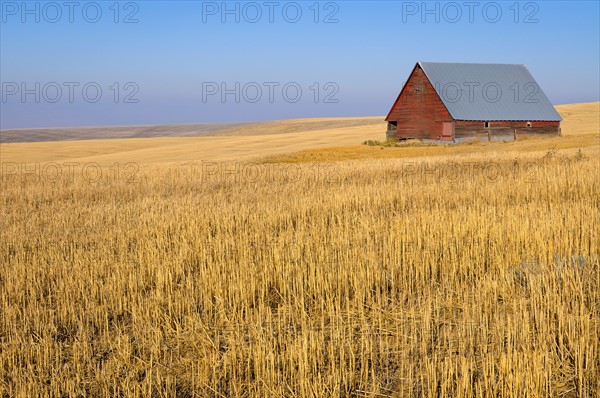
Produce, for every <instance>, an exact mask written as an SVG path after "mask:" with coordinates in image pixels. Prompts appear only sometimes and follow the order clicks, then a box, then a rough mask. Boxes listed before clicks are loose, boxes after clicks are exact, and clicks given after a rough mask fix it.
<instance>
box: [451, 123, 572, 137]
mask: <svg viewBox="0 0 600 398" xmlns="http://www.w3.org/2000/svg"><path fill="white" fill-rule="evenodd" d="M527 123H528V122H526V121H506V120H499V121H490V122H489V127H487V128H486V127H484V121H483V120H481V121H477V120H457V121H455V122H454V136H455V138H457V139H460V138H466V137H480V138H485V137H488V136H489V137H490V139H493V138H494V137H500V136H503V137H511V138H515V137H514V135H515V130H516V136H517V138H518V136H520V135H521V136H522V135H536V134H543V135H549V136H556V135H559V134H560V122H549V121H531V122H530V123H531V126H528V125H527Z"/></svg>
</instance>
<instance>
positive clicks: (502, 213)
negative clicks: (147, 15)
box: [0, 103, 600, 398]
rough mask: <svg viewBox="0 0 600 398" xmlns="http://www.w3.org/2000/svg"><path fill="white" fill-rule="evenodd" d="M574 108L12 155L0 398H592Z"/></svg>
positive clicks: (3, 207) (590, 278)
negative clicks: (466, 122)
mask: <svg viewBox="0 0 600 398" xmlns="http://www.w3.org/2000/svg"><path fill="white" fill-rule="evenodd" d="M558 109H559V111H560V112H561V113H562V114H563V116H564V117H565V122H564V123H563V136H562V137H557V138H550V139H544V138H535V139H534V138H532V139H523V140H519V141H517V142H507V143H504V142H492V143H488V142H476V143H470V144H459V145H427V144H420V143H411V144H407V145H406V146H403V147H394V148H388V147H380V146H367V145H361V144H360V143H361V142H363V141H365V140H369V139H371V140H382V139H383V138H384V137H385V124H384V123H383V122H382V118H359V119H356V118H355V119H337V120H314V119H310V120H305V121H302V120H295V121H278V122H271V123H266V124H264V125H262V126H259V125H249V126H245V127H243V129H245V131H244V133H243V134H241V133H240V132H239V131H238V133H235V131H233V130H232V131H229V133H227V134H229V135H227V136H226V135H223V134H219V135H214V136H210V137H165V138H130V139H110V140H95V141H61V142H32V143H11V144H0V160H1V163H2V169H1V170H0V180H1V189H0V242H1V243H0V264H1V265H2V266H1V267H0V319H1V321H0V397H38V396H52V397H54V396H68V397H79V396H83V397H87V396H90V397H120V396H124V397H140V398H142V397H185V398H190V397H211V398H212V397H220V398H222V397H369V398H383V397H456V398H463V397H464V398H466V397H474V396H490V397H581V398H588V397H595V396H597V394H598V391H600V377H599V376H598V375H599V374H600V355H599V353H600V313H599V312H598V309H599V308H600V201H599V200H600V199H599V198H600V180H599V179H598V171H599V170H600V151H599V149H600V142H599V139H600V128H599V127H600V126H598V121H599V120H600V119H599V115H600V112H599V104H598V103H594V104H575V105H564V106H559V107H558ZM69 165H73V169H71V168H70V167H71V166H69ZM88 166H93V167H88ZM61 170H62V173H61ZM67 170H69V172H66V171H67ZM86 170H87V171H86ZM96 172H98V173H99V174H96Z"/></svg>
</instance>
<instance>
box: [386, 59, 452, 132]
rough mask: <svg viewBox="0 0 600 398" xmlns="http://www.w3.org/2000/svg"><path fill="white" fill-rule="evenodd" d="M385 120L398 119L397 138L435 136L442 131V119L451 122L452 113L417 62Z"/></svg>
mask: <svg viewBox="0 0 600 398" xmlns="http://www.w3.org/2000/svg"><path fill="white" fill-rule="evenodd" d="M386 120H387V121H396V122H397V123H398V125H397V130H396V131H397V133H396V134H397V137H398V138H422V139H423V138H424V139H434V140H438V139H440V138H441V135H442V123H443V122H451V121H452V116H450V113H449V112H448V110H447V109H446V107H445V106H444V103H443V102H442V100H441V99H440V97H439V96H438V95H437V93H436V92H435V89H434V88H433V86H432V85H431V83H430V82H429V79H427V77H426V76H425V72H423V70H422V69H421V68H420V67H419V66H418V65H417V66H416V67H415V69H414V70H413V73H412V74H411V75H410V77H409V78H408V81H407V82H406V84H405V85H404V88H403V89H402V92H401V93H400V96H399V97H398V99H397V100H396V103H395V104H394V106H393V107H392V110H391V111H390V113H389V115H388V117H387V118H386Z"/></svg>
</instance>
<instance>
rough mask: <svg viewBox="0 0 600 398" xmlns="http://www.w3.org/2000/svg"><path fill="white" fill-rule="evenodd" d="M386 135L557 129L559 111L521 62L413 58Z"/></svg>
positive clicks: (509, 134)
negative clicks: (475, 62) (489, 62)
mask: <svg viewBox="0 0 600 398" xmlns="http://www.w3.org/2000/svg"><path fill="white" fill-rule="evenodd" d="M385 120H386V121H387V122H388V130H387V138H388V139H399V140H402V139H410V138H418V139H430V140H444V141H457V140H459V141H460V140H461V139H464V138H470V137H481V138H485V139H489V140H492V139H507V138H510V139H516V138H517V135H519V134H543V135H560V121H561V120H562V119H561V117H560V115H559V114H558V113H557V112H556V110H555V109H554V107H553V106H552V104H551V103H550V101H549V100H548V98H547V97H546V95H545V94H544V92H543V91H542V89H541V88H540V87H539V85H538V84H537V83H536V81H535V79H534V78H533V77H532V76H531V74H530V73H529V71H528V70H527V68H526V67H525V65H509V64H461V63H434V62H418V63H417V64H416V65H415V67H414V68H413V70H412V72H411V74H410V76H409V78H408V81H407V82H406V84H405V85H404V87H403V88H402V91H401V92H400V95H398V98H397V99H396V102H394V105H393V106H392V109H391V110H390V112H389V114H388V115H387V117H386V119H385Z"/></svg>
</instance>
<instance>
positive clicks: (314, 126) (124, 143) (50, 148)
mask: <svg viewBox="0 0 600 398" xmlns="http://www.w3.org/2000/svg"><path fill="white" fill-rule="evenodd" d="M557 110H558V111H559V112H560V113H561V115H562V116H563V118H564V121H563V124H562V126H563V127H562V131H563V137H558V138H549V139H547V138H546V139H530V140H528V139H524V140H519V141H517V142H509V143H503V142H494V143H487V142H482V143H477V144H468V145H456V146H451V147H448V146H440V145H438V146H435V147H417V148H414V147H413V148H410V149H406V148H401V149H400V148H386V149H384V150H381V149H380V148H373V147H367V146H364V145H360V144H361V143H362V142H363V141H365V140H383V139H384V138H385V129H386V126H385V122H384V121H383V119H384V117H383V116H382V117H365V118H333V119H296V120H282V121H273V122H264V123H256V124H248V125H239V126H232V125H227V126H221V127H222V128H221V127H214V126H213V127H212V128H213V130H212V132H211V133H208V134H209V135H210V136H193V137H176V136H168V137H162V138H131V139H103V140H86V141H64V142H62V141H61V142H31V143H11V144H0V161H2V162H26V163H28V162H50V161H54V162H58V161H63V162H64V161H73V162H80V163H84V162H97V163H99V164H101V165H110V164H113V163H115V162H120V163H124V162H136V163H139V164H164V163H194V162H201V161H224V160H238V161H247V160H250V159H253V160H257V159H261V160H265V161H269V162H273V161H275V162H277V161H284V162H290V161H294V162H295V161H324V160H343V159H359V158H372V157H375V158H380V157H398V156H400V157H404V156H414V155H421V154H427V155H435V154H448V153H455V154H460V153H465V152H466V153H471V152H481V151H490V152H494V151H502V152H505V151H516V152H520V151H526V152H527V151H532V150H539V151H544V150H548V149H552V148H556V149H560V148H564V149H567V148H572V149H576V148H588V147H590V148H593V150H594V151H597V150H598V143H599V141H598V138H597V136H598V134H599V131H600V126H599V125H598V123H599V122H598V120H599V118H600V103H598V102H595V103H584V104H572V105H559V106H557ZM140 129H146V130H145V131H150V130H152V128H151V127H148V126H146V127H140ZM155 129H156V130H155V133H157V134H163V135H169V134H173V135H176V134H181V133H183V132H185V133H186V134H193V128H191V127H189V126H181V125H179V126H170V127H169V126H156V127H155ZM170 129H172V130H173V131H175V132H174V133H173V131H171V130H170ZM134 130H135V128H132V130H131V131H134ZM131 131H130V132H131ZM169 131H171V132H170V133H169ZM130 132H129V133H130ZM100 133H102V134H109V135H110V134H122V133H123V131H122V130H121V129H117V130H116V131H115V132H113V133H111V132H110V131H108V132H107V128H98V129H97V130H94V134H100ZM129 133H127V134H129ZM5 134H7V133H5V132H2V137H4V136H5ZM15 134H17V133H16V132H14V131H13V132H10V133H9V134H7V137H9V138H10V137H13V136H14V135H15ZM28 134H29V133H28ZM61 134H62V133H61ZM85 134H86V133H85V130H84V131H82V132H74V133H72V135H73V136H75V135H76V136H82V135H85ZM9 138H7V139H9ZM3 139H4V138H3Z"/></svg>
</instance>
